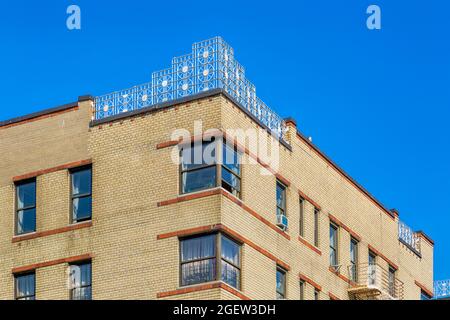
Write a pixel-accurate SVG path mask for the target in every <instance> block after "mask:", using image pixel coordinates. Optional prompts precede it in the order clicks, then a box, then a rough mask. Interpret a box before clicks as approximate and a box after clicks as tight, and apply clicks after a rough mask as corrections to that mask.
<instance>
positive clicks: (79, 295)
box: [72, 286, 92, 300]
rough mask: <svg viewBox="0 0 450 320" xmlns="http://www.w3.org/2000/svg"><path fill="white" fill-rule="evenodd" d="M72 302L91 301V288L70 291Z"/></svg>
mask: <svg viewBox="0 0 450 320" xmlns="http://www.w3.org/2000/svg"><path fill="white" fill-rule="evenodd" d="M72 300H92V288H91V287H90V286H89V287H81V288H74V289H72Z"/></svg>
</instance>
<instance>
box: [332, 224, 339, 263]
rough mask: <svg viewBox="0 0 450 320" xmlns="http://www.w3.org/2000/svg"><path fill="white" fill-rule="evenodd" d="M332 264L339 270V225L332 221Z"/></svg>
mask: <svg viewBox="0 0 450 320" xmlns="http://www.w3.org/2000/svg"><path fill="white" fill-rule="evenodd" d="M330 266H331V267H332V268H334V269H335V270H336V271H337V270H338V227H337V226H335V225H334V224H333V223H330Z"/></svg>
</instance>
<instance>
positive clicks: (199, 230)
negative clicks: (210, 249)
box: [156, 224, 291, 271]
mask: <svg viewBox="0 0 450 320" xmlns="http://www.w3.org/2000/svg"><path fill="white" fill-rule="evenodd" d="M215 231H220V232H223V233H225V234H227V235H229V236H230V237H232V238H234V239H235V240H237V241H239V242H241V243H245V244H247V245H249V246H250V247H252V248H253V249H255V250H256V251H258V252H259V253H261V254H263V255H265V256H266V257H267V258H269V259H271V260H273V261H275V262H276V263H277V264H278V265H279V266H280V267H282V268H284V269H286V270H287V271H289V270H290V269H291V267H290V266H289V265H288V264H287V263H285V262H283V261H281V260H280V259H278V258H277V257H275V256H274V255H273V254H271V253H270V252H269V251H267V250H265V249H263V248H262V247H260V246H258V245H257V244H255V243H254V242H252V241H250V240H249V239H247V238H245V237H243V236H242V235H240V234H239V233H237V232H235V231H233V230H231V229H230V228H228V227H226V226H224V225H222V224H215V225H211V226H202V227H197V228H191V229H184V230H179V231H174V232H169V233H164V234H160V235H158V236H157V237H156V238H157V239H158V240H161V239H167V238H171V237H183V236H189V235H195V234H199V233H207V232H215Z"/></svg>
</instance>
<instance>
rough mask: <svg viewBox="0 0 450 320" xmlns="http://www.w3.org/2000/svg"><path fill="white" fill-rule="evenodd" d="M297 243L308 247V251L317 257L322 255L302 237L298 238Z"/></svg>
mask: <svg viewBox="0 0 450 320" xmlns="http://www.w3.org/2000/svg"><path fill="white" fill-rule="evenodd" d="M298 241H300V242H301V243H303V244H304V245H305V246H306V247H308V248H309V249H311V250H312V251H314V252H315V253H317V254H318V255H322V251H320V249H319V248H317V247H315V246H314V245H312V244H311V243H309V242H308V241H306V240H305V239H304V238H302V237H300V236H299V237H298Z"/></svg>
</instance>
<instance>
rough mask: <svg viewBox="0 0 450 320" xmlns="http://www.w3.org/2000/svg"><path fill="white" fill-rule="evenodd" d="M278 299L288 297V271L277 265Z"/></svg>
mask: <svg viewBox="0 0 450 320" xmlns="http://www.w3.org/2000/svg"><path fill="white" fill-rule="evenodd" d="M277 299H278V300H283V299H286V271H285V270H284V269H283V268H281V267H277Z"/></svg>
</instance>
